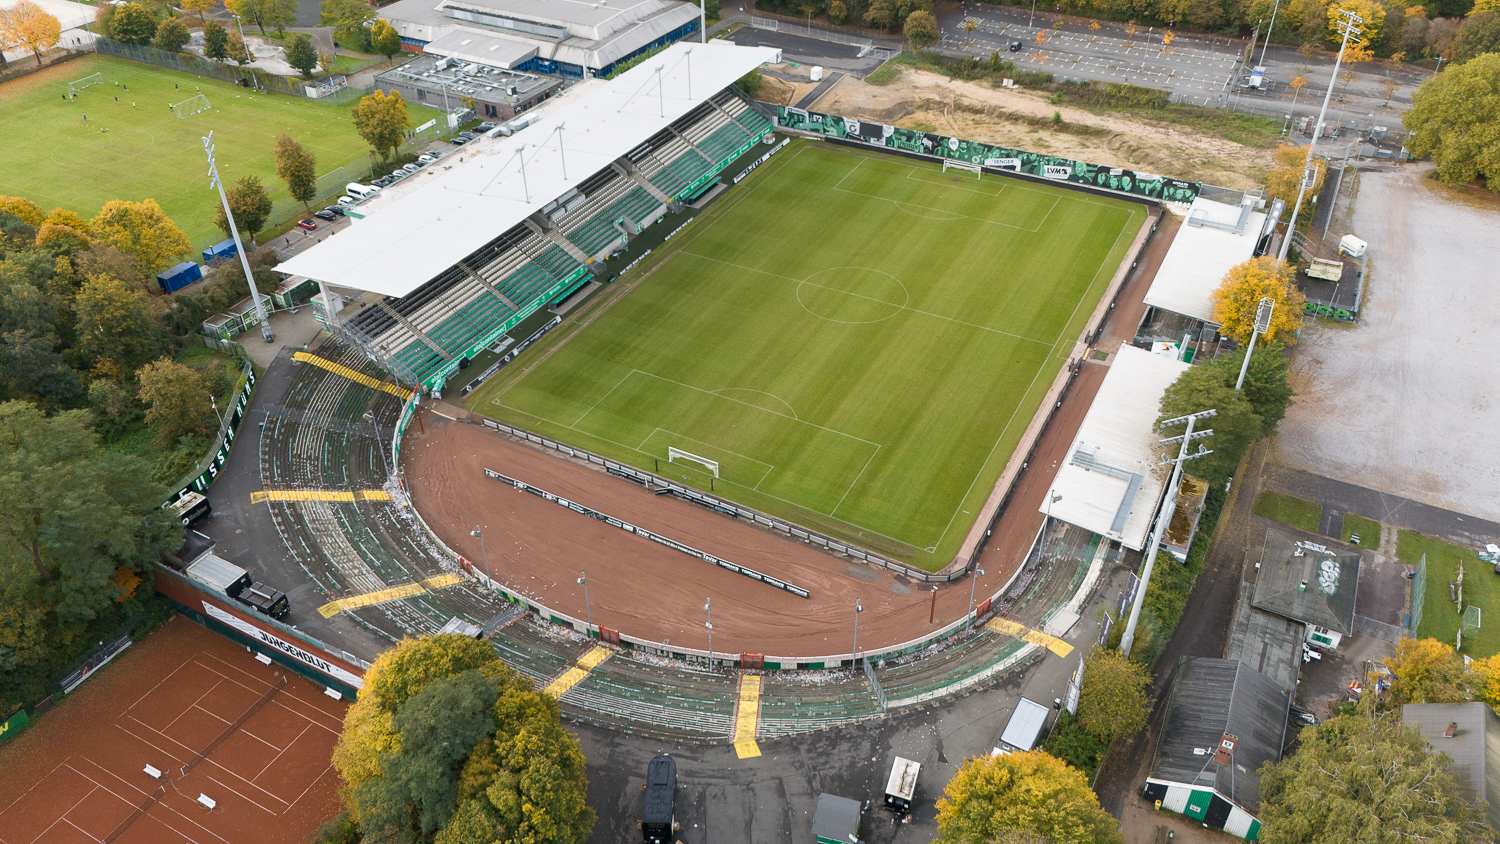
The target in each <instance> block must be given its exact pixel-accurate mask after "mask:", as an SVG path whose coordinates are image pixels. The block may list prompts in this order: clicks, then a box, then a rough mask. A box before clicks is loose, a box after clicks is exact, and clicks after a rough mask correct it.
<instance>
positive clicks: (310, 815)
mask: <svg viewBox="0 0 1500 844" xmlns="http://www.w3.org/2000/svg"><path fill="white" fill-rule="evenodd" d="M346 708H347V704H346V703H344V702H342V701H333V700H330V699H329V698H328V697H326V696H324V695H323V694H322V693H321V691H320V689H319V688H318V687H317V686H315V685H313V684H312V683H310V682H308V681H307V680H304V679H302V678H301V677H299V676H297V675H294V674H289V673H288V672H287V671H285V670H284V669H282V668H280V667H279V666H266V665H262V664H261V663H259V662H257V661H256V660H255V659H254V658H252V656H251V654H249V653H247V652H246V650H245V649H244V648H242V647H239V646H236V645H235V644H233V643H231V642H230V641H229V640H227V639H223V638H221V637H219V636H217V635H215V634H214V633H211V632H209V631H208V630H205V629H204V628H202V627H199V626H198V625H196V624H194V623H192V622H191V621H188V620H187V619H186V618H184V617H182V616H174V617H173V618H172V619H171V620H170V621H168V623H167V624H166V626H165V627H163V628H162V629H161V630H158V631H157V632H155V633H153V634H151V635H150V636H149V637H147V638H146V639H145V640H143V641H142V642H140V643H138V644H136V645H134V646H132V647H131V648H129V649H128V650H126V651H125V652H124V653H123V654H121V655H120V656H118V657H116V658H115V660H114V661H113V662H112V663H110V664H109V665H107V666H105V667H104V668H103V669H101V670H100V672H99V673H98V674H97V675H95V676H94V677H93V678H92V679H90V680H88V681H87V682H85V683H84V685H83V686H82V687H80V688H79V689H78V690H77V691H75V692H74V693H73V694H71V695H69V696H68V697H67V698H66V699H64V700H63V701H62V702H61V703H59V704H58V705H57V707H56V708H55V709H53V710H52V711H51V712H50V713H48V714H47V715H46V716H45V717H44V718H43V719H42V720H41V722H40V723H38V724H36V725H35V726H34V727H32V728H31V729H29V730H27V731H26V732H25V733H23V734H21V735H20V736H17V737H16V738H14V739H12V740H10V741H8V742H6V743H5V744H4V745H3V746H0V844H75V842H76V844H85V842H100V841H107V842H114V843H115V844H186V842H193V844H252V842H253V844H301V842H304V841H306V840H307V839H308V836H309V835H310V834H311V833H312V832H313V830H315V829H317V827H318V825H319V824H321V823H323V822H324V821H326V820H328V819H329V818H331V817H333V816H334V815H335V814H337V813H338V811H339V805H338V798H337V795H336V788H337V785H338V782H337V780H338V777H337V774H336V773H335V772H334V770H333V768H332V767H331V764H330V758H331V755H332V752H333V746H334V743H335V742H336V741H337V740H338V735H339V730H340V728H341V726H342V724H343V716H344V710H345V709H346ZM245 716H248V717H245ZM204 751H208V752H207V753H206V754H205V753H204ZM147 766H150V767H151V768H154V769H155V770H156V771H157V772H159V776H160V778H157V777H156V776H153V775H151V774H150V772H148V771H147V770H146V768H147ZM200 795H204V796H206V798H207V801H211V802H212V807H210V805H208V803H207V802H200Z"/></svg>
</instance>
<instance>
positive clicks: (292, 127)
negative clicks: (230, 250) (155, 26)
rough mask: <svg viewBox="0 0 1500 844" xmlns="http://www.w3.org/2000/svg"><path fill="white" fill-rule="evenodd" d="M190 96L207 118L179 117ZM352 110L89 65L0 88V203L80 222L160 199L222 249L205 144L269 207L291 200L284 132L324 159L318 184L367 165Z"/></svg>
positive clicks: (189, 230) (188, 228) (145, 68)
mask: <svg viewBox="0 0 1500 844" xmlns="http://www.w3.org/2000/svg"><path fill="white" fill-rule="evenodd" d="M91 73H100V74H103V76H104V83H103V84H102V85H94V86H92V87H90V88H86V89H84V90H83V91H81V92H79V94H78V98H77V99H76V100H65V99H64V96H65V95H66V94H67V93H68V83H69V82H70V81H72V80H75V79H81V78H83V77H85V76H88V75H89V74H91ZM116 83H119V84H116ZM174 86H176V87H174ZM126 88H129V90H128V91H127V90H125V89H126ZM195 89H199V90H201V92H202V93H203V94H204V95H206V96H207V97H208V101H209V104H210V105H211V106H212V108H210V109H209V110H208V111H206V112H203V113H202V114H198V115H194V116H192V117H189V118H186V119H178V117H177V116H176V114H174V113H173V112H172V109H171V105H172V104H173V103H178V102H182V101H183V100H186V99H188V98H190V97H192V96H193V95H194V94H196V93H199V90H195ZM116 97H119V102H118V103H116V102H115V98H116ZM132 103H134V104H135V105H134V107H132V106H131V104H132ZM349 108H350V106H348V105H342V106H340V105H333V104H331V103H322V102H319V101H317V100H305V99H301V98H297V97H289V96H284V95H280V94H256V93H255V92H254V91H253V90H252V89H249V88H239V87H236V86H235V85H233V84H231V83H228V82H220V81H218V80H216V79H207V78H204V77H200V76H194V75H192V74H189V73H181V72H178V71H173V70H167V69H166V68H160V67H153V66H151V65H146V64H138V63H136V62H131V61H126V60H124V59H117V58H112V57H109V56H97V55H96V56H89V57H87V58H83V59H79V60H77V61H71V62H65V63H63V64H61V65H58V66H56V67H52V68H48V69H46V70H43V71H40V72H38V73H34V74H32V75H30V76H26V77H22V78H20V79H17V80H14V81H11V82H7V83H5V84H4V85H0V113H3V114H4V115H5V119H4V120H0V194H3V195H6V196H22V197H25V198H27V199H30V200H31V201H33V202H35V203H37V204H38V205H40V206H42V210H44V211H51V210H52V209H53V208H66V209H68V210H70V211H76V212H78V213H79V214H82V215H84V216H85V217H89V216H92V215H94V214H95V213H97V212H98V211H99V209H100V208H101V207H103V206H104V203H106V202H108V201H109V200H111V199H131V200H137V201H139V200H143V199H148V198H150V199H155V200H156V201H157V202H158V203H160V204H161V207H162V208H163V209H165V210H166V212H167V215H168V216H170V217H171V218H172V221H173V222H175V223H176V224H177V226H178V227H179V228H181V229H182V230H183V232H184V233H185V234H187V236H188V240H189V241H191V242H192V243H194V244H199V243H201V242H203V241H205V240H210V239H211V240H212V241H214V242H217V241H218V240H221V239H223V237H224V235H223V233H222V232H220V231H219V229H218V227H216V226H215V225H214V209H215V208H216V207H217V205H218V202H219V197H218V195H217V194H216V193H215V192H214V191H212V190H211V189H210V188H209V184H208V175H207V173H208V162H207V160H206V158H205V157H204V154H203V140H202V138H203V136H204V135H207V134H208V133H209V131H210V130H212V131H213V133H214V148H215V157H216V158H217V159H218V162H219V173H220V175H222V176H223V178H224V180H225V182H226V183H227V184H233V183H234V182H235V181H236V180H238V179H240V178H242V177H244V176H259V177H260V181H261V184H263V185H265V186H266V190H268V191H270V193H271V196H272V197H273V198H277V197H285V196H286V195H287V191H286V185H285V184H284V183H283V182H282V181H281V180H280V179H278V178H276V163H275V159H274V152H275V147H276V136H277V135H279V134H281V133H283V132H285V133H287V134H290V135H291V136H292V137H293V138H296V139H297V140H298V141H301V142H302V145H303V146H304V147H306V148H307V150H308V151H309V152H311V153H312V154H313V155H314V156H316V157H317V172H318V174H319V175H322V174H324V173H329V172H332V171H333V170H335V169H337V168H339V167H343V166H345V165H349V164H354V163H360V164H363V162H364V160H365V154H366V152H367V151H368V149H369V145H368V144H366V143H365V142H364V140H363V139H362V138H360V137H359V134H358V133H357V132H355V131H354V121H353V119H352V118H351V117H350V116H349ZM85 114H87V115H88V120H87V121H85V120H84V118H83V115H85Z"/></svg>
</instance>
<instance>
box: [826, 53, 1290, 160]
mask: <svg viewBox="0 0 1500 844" xmlns="http://www.w3.org/2000/svg"><path fill="white" fill-rule="evenodd" d="M812 110H813V111H820V112H823V113H825V114H838V115H843V116H847V117H858V118H861V119H864V120H877V121H880V122H882V123H888V124H892V125H895V126H901V127H903V128H908V129H921V130H923V131H928V132H937V133H939V134H942V135H947V136H950V137H955V138H967V139H969V140H975V141H982V142H984V143H992V144H1003V145H1005V146H1010V147H1015V148H1018V149H1026V150H1032V151H1035V152H1043V153H1047V154H1049V155H1058V156H1063V157H1066V158H1074V159H1078V160H1081V161H1092V162H1095V163H1098V164H1108V165H1110V166H1113V167H1125V168H1128V169H1132V170H1139V171H1141V172H1146V173H1163V174H1166V175H1168V176H1173V177H1175V178H1179V179H1189V180H1192V181H1203V182H1209V183H1211V184H1215V185H1221V186H1224V187H1230V188H1245V187H1250V186H1252V185H1255V184H1259V183H1260V179H1261V177H1262V176H1263V174H1264V171H1265V170H1267V169H1269V167H1270V164H1271V152H1270V150H1264V149H1255V148H1253V147H1247V146H1244V145H1242V144H1237V143H1234V142H1232V141H1226V140H1223V139H1222V138H1215V137H1210V136H1207V135H1202V134H1199V133H1196V132H1191V131H1185V130H1183V129H1181V128H1178V127H1173V126H1170V125H1153V124H1148V123H1146V122H1143V121H1139V120H1132V119H1130V118H1127V117H1123V116H1120V115H1116V114H1094V113H1092V112H1089V111H1085V110H1083V109H1079V108H1070V107H1068V106H1060V105H1053V104H1051V103H1049V102H1047V100H1046V97H1045V95H1044V94H1042V93H1038V92H1033V91H1027V90H1025V89H1021V88H1000V87H997V86H996V87H992V86H990V85H988V84H983V83H977V82H964V81H960V80H956V79H950V78H948V77H946V76H941V75H939V74H936V73H931V72H928V71H922V70H914V69H911V68H902V69H901V72H900V74H899V75H898V76H897V78H896V79H895V80H893V81H892V82H890V83H889V84H887V85H879V86H877V85H870V84H868V83H866V82H864V81H861V80H859V79H856V78H853V77H851V76H845V77H844V78H842V79H840V80H839V81H838V83H837V84H836V85H834V86H833V87H832V88H831V89H829V91H828V93H826V94H824V95H823V96H821V97H819V98H818V101H817V102H816V103H814V104H813V106H812ZM1054 113H1057V114H1060V115H1061V116H1062V120H1063V122H1062V124H1061V125H1053V124H1052V123H1051V120H1052V115H1053V114H1054Z"/></svg>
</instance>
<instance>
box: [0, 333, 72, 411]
mask: <svg viewBox="0 0 1500 844" xmlns="http://www.w3.org/2000/svg"><path fill="white" fill-rule="evenodd" d="M57 347H58V343H57V337H56V335H54V334H52V333H51V332H47V331H38V330H34V329H33V330H18V331H7V332H6V333H5V334H4V335H0V386H3V388H4V393H5V396H6V397H7V398H11V399H24V400H26V401H31V402H34V403H36V404H37V405H38V406H39V407H41V408H42V409H43V410H47V411H57V410H61V409H63V408H65V407H69V406H71V405H74V404H76V403H77V402H78V400H79V399H81V398H82V397H83V386H82V385H81V384H80V383H79V382H78V374H77V373H75V372H74V371H73V370H72V369H71V368H70V367H69V366H68V364H67V361H65V360H63V356H62V355H61V354H59V353H58V350H57Z"/></svg>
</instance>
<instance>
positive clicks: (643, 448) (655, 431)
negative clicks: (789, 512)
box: [631, 428, 776, 489]
mask: <svg viewBox="0 0 1500 844" xmlns="http://www.w3.org/2000/svg"><path fill="white" fill-rule="evenodd" d="M657 434H667V435H669V436H673V437H676V438H678V439H679V440H685V441H687V442H690V443H697V444H699V445H706V446H708V447H709V448H712V449H717V450H718V451H722V452H724V453H725V454H733V455H734V456H735V457H739V458H742V459H744V460H748V461H750V462H751V463H757V464H759V465H761V466H764V467H766V470H765V471H764V472H762V473H761V474H760V480H758V481H756V482H755V486H752V487H750V488H751V489H755V488H756V487H759V486H760V482H761V481H764V480H765V479H766V476H767V475H769V474H771V472H772V471H774V470H775V469H776V466H775V464H773V463H767V462H766V461H764V460H756V459H755V458H754V457H751V456H750V455H748V454H740V453H739V452H737V451H730V450H729V449H727V448H724V447H723V446H719V445H715V444H713V443H711V442H708V441H707V440H699V439H694V438H693V437H687V436H683V435H682V434H679V433H677V432H676V431H671V430H668V429H666V428H656V429H653V430H652V431H651V433H649V434H647V435H646V438H645V439H644V440H641V444H640V445H639V446H637V447H635V448H633V449H631V450H632V451H636V452H639V453H641V454H650V455H651V456H652V457H660V456H661V455H658V454H654V453H652V452H649V451H646V443H648V442H650V441H651V439H652V438H653V437H655V436H656V435H657ZM695 456H701V455H695ZM668 462H671V458H668ZM705 468H706V467H705ZM720 468H722V467H720ZM718 480H720V481H727V480H729V479H728V478H719V479H718ZM740 486H748V484H740Z"/></svg>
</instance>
